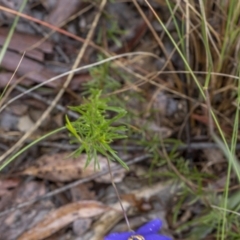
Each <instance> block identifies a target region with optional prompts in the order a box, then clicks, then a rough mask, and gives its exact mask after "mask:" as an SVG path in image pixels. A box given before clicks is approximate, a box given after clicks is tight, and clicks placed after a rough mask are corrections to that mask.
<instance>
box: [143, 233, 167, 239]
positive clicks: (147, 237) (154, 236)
mask: <svg viewBox="0 0 240 240" xmlns="http://www.w3.org/2000/svg"><path fill="white" fill-rule="evenodd" d="M144 238H145V240H172V239H171V238H170V237H167V236H163V235H159V234H149V235H145V236H144Z"/></svg>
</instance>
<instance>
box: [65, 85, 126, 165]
mask: <svg viewBox="0 0 240 240" xmlns="http://www.w3.org/2000/svg"><path fill="white" fill-rule="evenodd" d="M100 96H101V91H100V90H95V89H94V90H91V95H90V97H89V98H88V99H85V100H84V103H83V104H82V105H80V106H77V107H70V109H71V110H73V111H76V112H77V113H79V114H80V117H79V118H78V119H77V120H76V121H73V122H71V121H70V120H69V119H68V117H67V116H66V122H67V123H66V128H67V129H68V130H69V132H70V134H71V136H72V137H73V139H72V141H71V142H72V143H78V144H80V146H79V148H77V149H76V150H75V151H74V152H73V153H72V154H73V155H74V156H78V155H80V154H81V153H82V152H83V151H85V152H86V153H87V156H88V157H87V162H86V166H87V165H88V164H89V163H90V161H91V160H92V159H94V165H95V166H98V161H97V153H100V154H102V155H104V156H106V157H107V159H108V160H117V161H118V162H119V163H120V164H121V165H122V166H123V167H124V168H126V169H128V167H127V165H126V164H125V163H124V162H123V161H122V160H121V159H120V158H119V157H118V155H117V154H116V151H114V150H113V149H112V148H111V146H110V143H112V142H113V141H114V140H117V139H122V138H126V135H124V133H125V131H126V127H125V126H123V125H121V126H113V123H115V122H116V121H118V120H119V119H120V118H122V117H123V116H124V115H125V114H126V111H125V110H124V109H122V108H118V107H111V106H109V105H108V104H107V101H108V99H102V98H100ZM111 113H113V114H115V115H114V116H113V117H110V114H111Z"/></svg>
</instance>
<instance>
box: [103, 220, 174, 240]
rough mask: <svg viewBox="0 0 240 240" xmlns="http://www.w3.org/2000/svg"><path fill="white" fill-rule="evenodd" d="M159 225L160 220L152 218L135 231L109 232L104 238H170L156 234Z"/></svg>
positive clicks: (160, 224) (157, 239)
mask: <svg viewBox="0 0 240 240" xmlns="http://www.w3.org/2000/svg"><path fill="white" fill-rule="evenodd" d="M161 226H162V222H161V220H159V219H154V220H152V221H150V222H148V223H146V224H145V225H143V226H142V227H140V228H139V229H138V230H137V231H136V232H123V233H111V234H109V235H108V236H106V237H105V238H104V240H171V238H169V237H167V236H163V235H159V234H158V231H159V229H160V228H161Z"/></svg>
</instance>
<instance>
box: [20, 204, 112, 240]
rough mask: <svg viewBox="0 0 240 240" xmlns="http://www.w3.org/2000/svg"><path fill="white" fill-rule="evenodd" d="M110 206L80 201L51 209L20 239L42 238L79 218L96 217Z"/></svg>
mask: <svg viewBox="0 0 240 240" xmlns="http://www.w3.org/2000/svg"><path fill="white" fill-rule="evenodd" d="M107 208H108V207H107V206H105V205H103V204H102V203H100V202H97V201H79V202H75V203H70V204H67V205H65V206H63V207H60V208H59V209H56V210H54V211H51V212H50V213H49V214H48V215H47V216H46V217H45V218H44V219H43V220H42V221H40V222H39V223H37V224H36V225H35V226H34V227H33V228H31V229H30V230H28V231H27V232H25V233H24V234H22V235H21V236H20V237H19V238H18V240H41V239H44V238H46V237H49V236H51V235H52V234H53V233H55V232H57V231H58V230H60V229H61V228H63V227H65V226H67V225H68V224H70V223H71V222H73V221H74V220H76V219H78V218H88V217H94V216H97V215H99V214H102V213H103V212H105V211H106V209H107Z"/></svg>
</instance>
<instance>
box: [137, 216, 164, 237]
mask: <svg viewBox="0 0 240 240" xmlns="http://www.w3.org/2000/svg"><path fill="white" fill-rule="evenodd" d="M161 226H162V221H161V220H160V219H154V220H152V221H150V222H148V223H146V224H145V225H143V226H142V227H140V228H139V229H138V230H137V232H136V233H138V234H142V235H145V234H150V233H157V232H158V231H159V229H160V228H161Z"/></svg>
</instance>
